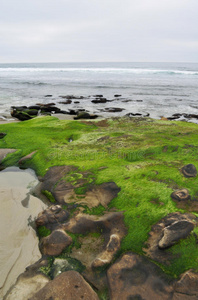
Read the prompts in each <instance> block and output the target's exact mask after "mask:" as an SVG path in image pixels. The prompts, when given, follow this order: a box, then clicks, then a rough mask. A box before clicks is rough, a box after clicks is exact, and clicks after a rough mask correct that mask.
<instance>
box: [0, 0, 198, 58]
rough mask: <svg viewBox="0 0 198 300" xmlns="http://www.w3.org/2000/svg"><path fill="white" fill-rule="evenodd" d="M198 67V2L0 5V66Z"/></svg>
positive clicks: (19, 1) (23, 0)
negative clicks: (170, 64) (161, 64)
mask: <svg viewBox="0 0 198 300" xmlns="http://www.w3.org/2000/svg"><path fill="white" fill-rule="evenodd" d="M75 61H78V62H79V61H81V62H86V61H88V62H90V61H144V62H145V61H176V62H179V61H181V62H198V0H161V1H160V0H0V63H4V62H5V63H8V62H75Z"/></svg>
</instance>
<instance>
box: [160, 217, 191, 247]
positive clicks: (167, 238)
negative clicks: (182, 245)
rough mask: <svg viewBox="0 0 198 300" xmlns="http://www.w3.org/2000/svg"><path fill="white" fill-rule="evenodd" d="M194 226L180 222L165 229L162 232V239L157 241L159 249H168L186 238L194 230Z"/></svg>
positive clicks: (187, 222) (188, 222)
mask: <svg viewBox="0 0 198 300" xmlns="http://www.w3.org/2000/svg"><path fill="white" fill-rule="evenodd" d="M194 226H195V225H194V223H192V222H190V221H187V220H186V221H185V220H182V221H178V222H174V223H173V224H171V225H170V226H167V227H165V228H164V230H163V237H162V239H161V240H160V241H159V248H161V249H165V248H168V247H170V246H172V245H174V244H175V243H176V242H178V241H179V240H180V239H184V238H186V237H187V236H188V235H189V233H190V232H191V231H192V230H193V229H194Z"/></svg>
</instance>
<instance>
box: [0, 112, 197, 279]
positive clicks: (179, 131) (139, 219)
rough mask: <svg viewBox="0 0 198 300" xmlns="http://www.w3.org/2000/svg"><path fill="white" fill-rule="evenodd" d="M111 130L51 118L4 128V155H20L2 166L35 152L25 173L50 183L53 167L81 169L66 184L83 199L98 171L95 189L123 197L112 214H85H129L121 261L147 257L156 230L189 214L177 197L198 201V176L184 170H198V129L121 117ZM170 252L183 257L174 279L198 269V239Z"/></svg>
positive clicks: (177, 259)
mask: <svg viewBox="0 0 198 300" xmlns="http://www.w3.org/2000/svg"><path fill="white" fill-rule="evenodd" d="M100 124H101V126H100ZM106 124H107V126H105V127H103V126H102V123H100V122H97V121H95V122H94V121H92V122H84V121H83V122H81V121H60V120H58V119H57V118H55V117H48V116H47V117H37V118H34V119H32V120H29V121H25V122H20V123H15V124H3V125H0V127H1V131H2V132H5V133H7V135H6V136H5V137H4V138H3V139H1V140H0V148H12V149H17V151H16V152H15V153H12V154H9V155H8V156H7V157H6V158H5V159H4V160H3V165H4V166H11V165H16V166H17V165H18V161H19V159H20V158H22V157H23V156H25V155H27V154H29V153H31V152H33V151H35V150H37V152H36V154H35V155H34V156H33V157H32V158H31V159H29V160H28V161H27V162H26V166H27V167H30V168H33V169H34V170H35V171H36V173H37V174H38V175H41V176H44V175H45V173H46V172H47V170H48V169H49V168H50V167H51V166H61V165H74V166H76V167H78V168H79V169H78V173H77V172H76V173H74V174H68V176H66V178H64V180H66V181H68V182H71V183H72V184H73V185H78V183H81V184H79V186H76V190H75V192H76V193H77V194H78V196H79V197H81V195H82V196H83V195H84V193H85V192H86V188H87V185H86V184H85V182H83V178H84V175H82V174H83V172H90V170H91V173H92V175H89V176H87V177H86V178H84V179H86V180H87V178H88V179H89V180H87V183H88V185H90V184H92V183H93V182H94V184H102V183H104V182H112V181H114V182H115V183H116V184H117V186H118V187H120V188H121V191H120V192H119V193H118V196H117V197H116V198H114V199H113V200H112V201H111V202H110V204H109V206H108V208H104V207H102V206H101V205H100V206H98V207H96V208H94V209H88V208H87V207H84V212H86V213H88V214H98V215H102V214H103V213H104V211H105V210H112V209H114V210H115V209H116V210H117V211H123V213H124V222H125V224H126V227H127V228H128V234H127V235H126V236H125V237H124V239H123V241H122V243H121V250H120V252H119V254H122V253H124V252H126V251H133V252H136V253H139V254H142V255H144V254H145V253H144V252H143V250H142V249H143V248H144V247H145V242H146V241H147V239H148V234H149V232H150V230H151V227H152V226H153V225H154V224H155V223H157V222H158V221H159V220H160V219H161V218H163V217H165V216H166V215H168V214H169V213H172V212H176V211H180V212H181V213H184V212H185V210H182V209H178V207H177V204H176V203H175V202H173V201H172V199H171V197H170V195H171V193H172V192H173V191H174V190H176V189H180V188H187V189H188V190H189V193H190V195H191V196H192V197H194V199H198V176H197V177H193V178H185V177H184V176H183V175H182V174H181V171H180V170H181V168H182V167H183V166H184V165H186V164H189V163H192V164H194V165H195V167H196V168H197V169H198V138H197V133H198V125H197V124H193V123H187V122H173V121H161V120H152V119H149V118H148V119H146V118H145V119H142V118H139V119H138V118H114V119H111V120H108V121H106ZM103 125H104V124H103ZM71 137H72V141H71V140H70V141H69V139H70V138H71ZM104 167H105V168H104ZM93 176H94V178H93ZM47 196H48V198H49V199H50V197H51V196H50V195H49V194H48V195H47ZM194 213H195V212H194ZM196 230H197V229H195V231H196ZM72 238H73V240H74V243H75V247H80V245H79V244H78V240H77V238H75V237H72ZM73 246H74V244H73V245H72V246H71V247H73ZM70 250H71V249H70ZM70 250H69V251H70ZM67 251H68V250H67ZM165 251H167V250H165ZM170 251H173V252H174V253H175V254H176V255H174V259H173V261H172V263H171V264H170V266H169V267H166V266H161V267H162V269H164V270H165V271H166V272H168V273H169V274H170V275H171V276H178V275H179V274H180V273H181V272H183V271H184V270H188V269H189V268H193V269H196V270H198V261H197V259H196V257H197V256H198V253H197V243H196V239H195V237H194V236H193V235H192V236H190V237H189V238H188V239H186V240H182V241H180V242H179V243H177V244H176V245H174V246H173V247H171V248H170ZM67 254H68V252H67Z"/></svg>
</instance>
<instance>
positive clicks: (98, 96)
mask: <svg viewBox="0 0 198 300" xmlns="http://www.w3.org/2000/svg"><path fill="white" fill-rule="evenodd" d="M93 97H96V98H103V95H94V96H93Z"/></svg>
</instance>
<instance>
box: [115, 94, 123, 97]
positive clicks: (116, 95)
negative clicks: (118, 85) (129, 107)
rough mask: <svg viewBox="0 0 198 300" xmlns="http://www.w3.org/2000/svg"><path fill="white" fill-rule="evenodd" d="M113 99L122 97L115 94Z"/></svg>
mask: <svg viewBox="0 0 198 300" xmlns="http://www.w3.org/2000/svg"><path fill="white" fill-rule="evenodd" d="M114 97H115V98H118V97H122V95H118V94H115V95H114Z"/></svg>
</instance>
